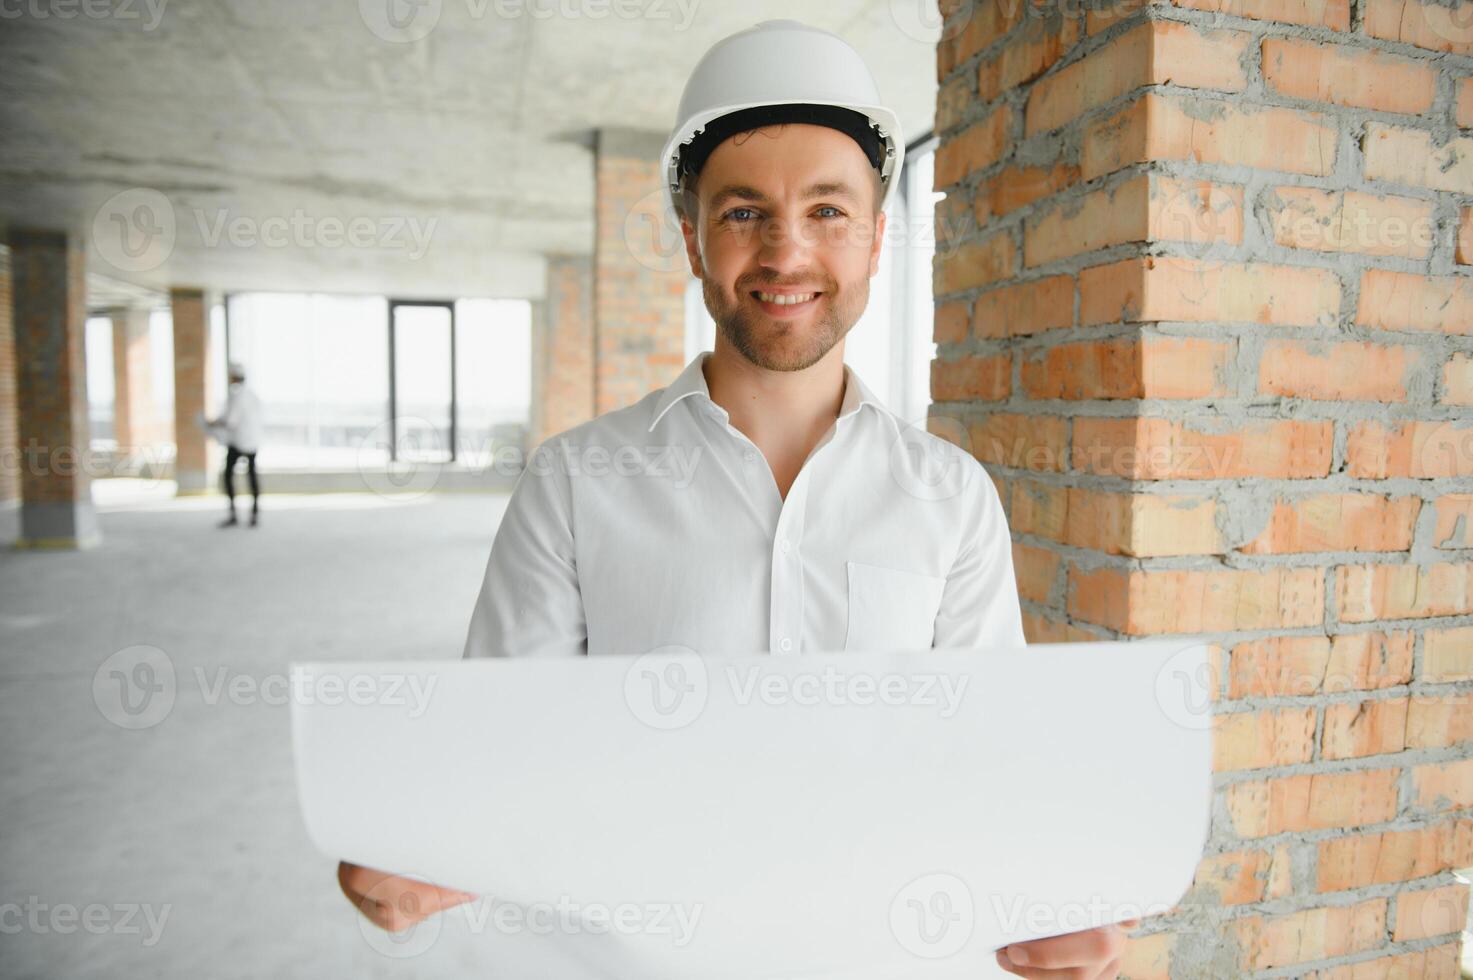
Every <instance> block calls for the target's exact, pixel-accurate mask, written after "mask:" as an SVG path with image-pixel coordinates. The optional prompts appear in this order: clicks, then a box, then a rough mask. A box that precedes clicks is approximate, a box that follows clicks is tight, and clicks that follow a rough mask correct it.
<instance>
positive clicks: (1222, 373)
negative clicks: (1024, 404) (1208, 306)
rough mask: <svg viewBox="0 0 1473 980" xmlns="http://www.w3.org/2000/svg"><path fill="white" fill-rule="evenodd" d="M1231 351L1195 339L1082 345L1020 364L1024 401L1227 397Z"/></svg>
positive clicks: (1217, 343)
mask: <svg viewBox="0 0 1473 980" xmlns="http://www.w3.org/2000/svg"><path fill="white" fill-rule="evenodd" d="M1235 349H1236V345H1235V343H1234V342H1232V341H1226V342H1223V341H1212V340H1200V339H1197V338H1194V337H1145V338H1124V339H1118V340H1098V341H1086V342H1083V343H1078V344H1062V345H1059V346H1056V347H1050V348H1047V349H1046V350H1044V351H1043V352H1042V357H1041V358H1029V359H1027V360H1025V361H1024V362H1023V390H1024V392H1025V393H1026V394H1027V395H1028V397H1029V398H1065V399H1081V398H1131V399H1138V398H1208V397H1211V396H1214V395H1228V394H1231V391H1230V389H1229V387H1228V385H1227V383H1226V380H1225V379H1226V377H1227V375H1228V373H1229V366H1230V365H1231V363H1232V359H1233V356H1234V352H1235Z"/></svg>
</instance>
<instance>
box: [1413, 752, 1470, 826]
mask: <svg viewBox="0 0 1473 980" xmlns="http://www.w3.org/2000/svg"><path fill="white" fill-rule="evenodd" d="M1412 792H1413V793H1414V794H1415V796H1414V797H1413V802H1414V803H1415V804H1416V806H1417V807H1418V808H1419V809H1421V810H1425V811H1429V812H1433V813H1440V812H1442V811H1444V810H1449V809H1452V808H1454V807H1459V808H1461V807H1469V806H1473V759H1462V760H1460V761H1457V762H1434V763H1429V764H1427V765H1423V766H1413V767H1412Z"/></svg>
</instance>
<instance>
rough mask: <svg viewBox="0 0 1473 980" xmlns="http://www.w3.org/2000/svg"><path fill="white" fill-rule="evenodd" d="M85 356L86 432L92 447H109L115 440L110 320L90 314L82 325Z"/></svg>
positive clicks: (111, 327)
mask: <svg viewBox="0 0 1473 980" xmlns="http://www.w3.org/2000/svg"><path fill="white" fill-rule="evenodd" d="M84 337H85V347H86V358H87V434H88V441H89V442H91V443H92V448H94V449H111V448H112V447H113V446H114V445H116V442H117V434H116V432H115V430H114V428H113V422H114V421H115V419H116V408H115V404H114V402H115V399H116V391H115V390H114V389H115V387H116V386H115V384H114V379H113V321H112V317H109V316H89V317H88V318H87V324H86V329H85V334H84Z"/></svg>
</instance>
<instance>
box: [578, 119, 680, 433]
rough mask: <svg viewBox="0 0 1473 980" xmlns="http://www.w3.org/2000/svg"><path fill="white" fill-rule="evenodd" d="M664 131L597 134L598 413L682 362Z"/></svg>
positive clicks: (634, 397)
mask: <svg viewBox="0 0 1473 980" xmlns="http://www.w3.org/2000/svg"><path fill="white" fill-rule="evenodd" d="M663 142H664V134H655V133H640V132H633V131H628V130H620V129H602V130H599V132H598V137H597V146H596V148H595V196H596V212H597V216H596V219H595V232H594V234H595V241H594V258H593V262H594V285H593V296H594V300H593V306H594V331H595V342H594V343H595V351H596V357H597V361H596V365H595V369H594V385H595V397H594V407H595V411H596V412H598V413H599V414H602V413H604V412H607V411H611V410H613V409H616V408H623V407H624V406H625V405H630V404H633V403H634V402H636V401H638V400H639V399H641V398H643V397H644V396H645V395H646V394H648V393H649V392H650V390H651V389H654V388H662V387H664V386H665V385H668V384H669V383H670V382H671V381H673V380H675V377H676V375H678V374H679V373H680V369H681V368H682V367H683V366H684V365H685V283H686V281H687V280H688V279H689V278H690V267H689V265H688V264H687V263H686V260H685V253H684V247H683V246H682V245H681V244H680V239H679V234H678V232H673V231H672V230H671V229H668V228H666V227H664V222H663V218H662V217H661V208H662V203H661V202H662V199H661V196H660V175H659V166H658V164H657V161H658V160H659V155H660V150H661V147H662V144H663Z"/></svg>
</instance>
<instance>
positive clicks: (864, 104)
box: [660, 20, 905, 227]
mask: <svg viewBox="0 0 1473 980" xmlns="http://www.w3.org/2000/svg"><path fill="white" fill-rule="evenodd" d="M758 106H821V107H837V108H839V109H848V110H851V111H852V112H854V113H859V114H860V116H861V117H866V118H867V120H868V125H869V126H872V127H873V128H874V131H875V135H876V136H877V137H878V140H874V142H875V143H876V146H877V149H876V150H875V152H874V154H873V155H872V156H871V162H872V163H875V164H876V165H877V166H878V168H879V171H880V177H881V179H882V180H883V181H884V188H885V193H884V197H883V199H882V200H881V202H880V210H882V211H883V210H885V209H887V208H888V207H889V206H890V203H891V201H893V200H894V199H895V194H896V189H897V188H898V187H899V186H900V167H901V164H902V163H903V162H904V160H905V141H904V139H903V138H902V136H901V132H900V119H899V117H898V116H896V115H895V113H894V112H892V111H891V110H889V109H887V108H885V107H884V106H882V105H880V92H879V89H878V87H876V85H875V79H874V76H873V75H871V74H870V71H869V68H868V67H867V66H866V65H865V63H864V59H862V58H860V56H859V52H857V51H855V50H854V49H853V48H852V47H850V46H849V44H848V42H846V41H845V40H844V39H843V38H841V37H839V36H838V35H837V34H831V33H829V32H828V31H823V30H819V29H818V28H816V27H809V26H808V25H807V24H800V23H799V22H798V21H796V20H765V21H763V22H762V23H760V24H758V25H757V26H756V27H749V28H747V29H746V30H744V31H741V32H739V33H736V34H733V35H731V36H730V37H727V38H723V39H722V40H720V41H718V42H716V44H715V45H713V46H712V47H711V50H709V51H707V52H706V54H705V55H704V56H703V57H702V58H701V60H700V61H699V62H698V63H697V64H696V67H695V69H694V70H693V71H692V72H691V75H690V79H689V80H688V81H687V82H686V83H685V92H684V93H683V94H682V95H681V97H680V109H679V111H678V112H677V113H676V126H675V129H674V131H673V132H672V133H671V134H670V139H669V140H668V141H666V143H665V149H664V152H663V153H661V155H660V166H661V173H662V175H663V177H664V180H665V207H666V211H667V217H668V218H669V219H670V220H671V222H672V223H673V224H674V225H675V226H676V227H678V226H679V219H678V217H677V212H676V211H675V195H676V193H677V192H678V189H679V187H680V169H681V151H682V148H683V147H685V146H686V145H687V144H690V143H691V141H692V140H693V139H694V138H695V137H696V135H697V134H698V133H701V132H702V131H704V130H705V129H706V127H707V126H708V124H710V123H712V122H714V121H715V120H717V119H720V118H721V117H722V116H726V115H729V114H732V113H736V112H739V111H741V110H743V109H752V108H755V107H758ZM839 115H847V113H840V114H839ZM794 118H799V121H801V118H800V117H794ZM855 118H856V119H857V120H858V123H859V125H860V126H861V128H863V126H864V123H865V118H859V117H855ZM824 124H825V125H834V123H833V122H829V121H826V122H825V123H824ZM747 128H754V127H752V126H748V127H747ZM835 128H840V127H839V126H835ZM737 131H741V130H737ZM850 135H853V136H854V137H855V140H856V141H857V142H860V145H861V146H864V145H865V142H864V141H863V140H861V135H868V133H867V131H866V132H865V133H862V134H856V132H850ZM712 149H715V147H714V146H711V147H707V152H709V151H710V150H712ZM867 152H868V151H867ZM702 160H704V157H703V158H702Z"/></svg>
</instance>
